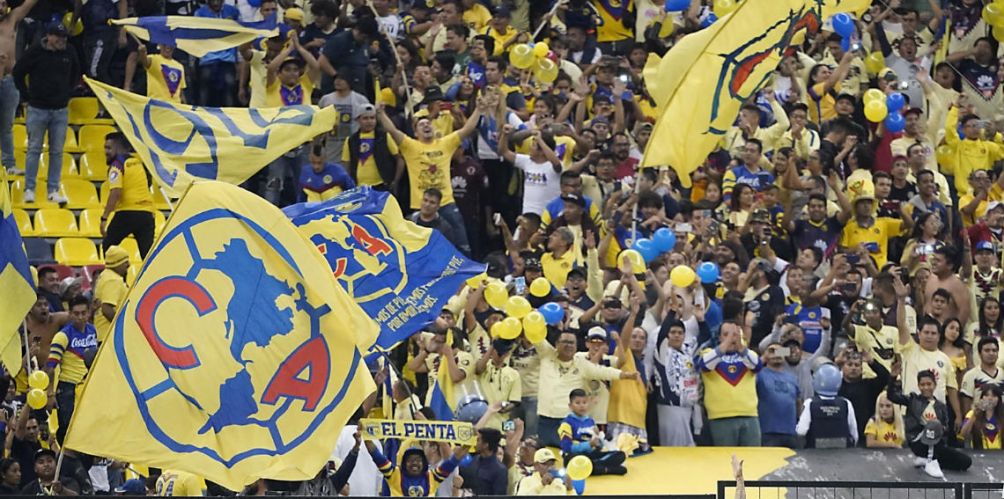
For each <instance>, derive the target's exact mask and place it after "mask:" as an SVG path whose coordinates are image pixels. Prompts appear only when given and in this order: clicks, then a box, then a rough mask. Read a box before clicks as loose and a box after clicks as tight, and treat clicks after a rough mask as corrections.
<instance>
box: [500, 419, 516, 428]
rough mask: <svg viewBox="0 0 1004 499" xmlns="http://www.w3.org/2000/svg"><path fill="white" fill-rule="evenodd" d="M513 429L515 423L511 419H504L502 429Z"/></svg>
mask: <svg viewBox="0 0 1004 499" xmlns="http://www.w3.org/2000/svg"><path fill="white" fill-rule="evenodd" d="M515 429H516V423H514V422H513V421H512V420H511V419H510V420H509V421H506V422H505V423H502V431H513V430H515Z"/></svg>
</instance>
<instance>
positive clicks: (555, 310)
mask: <svg viewBox="0 0 1004 499" xmlns="http://www.w3.org/2000/svg"><path fill="white" fill-rule="evenodd" d="M538 310H540V314H541V315H543V316H544V322H546V323H548V324H549V325H551V326H554V325H556V324H559V323H561V319H564V318H565V310H564V309H563V308H561V305H558V304H557V303H554V302H553V301H550V302H547V303H545V304H543V305H541V306H540V308H539V309H538Z"/></svg>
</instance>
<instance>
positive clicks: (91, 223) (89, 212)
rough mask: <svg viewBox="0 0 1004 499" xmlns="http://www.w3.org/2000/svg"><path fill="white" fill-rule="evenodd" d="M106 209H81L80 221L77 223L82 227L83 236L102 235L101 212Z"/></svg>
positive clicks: (98, 236)
mask: <svg viewBox="0 0 1004 499" xmlns="http://www.w3.org/2000/svg"><path fill="white" fill-rule="evenodd" d="M104 211H105V210H104V209H103V208H89V209H86V210H80V221H79V222H78V223H77V227H78V228H79V229H80V236H81V237H93V238H100V237H101V214H102V213H104ZM109 221H111V220H109Z"/></svg>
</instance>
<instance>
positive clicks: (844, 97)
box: [836, 92, 858, 104]
mask: <svg viewBox="0 0 1004 499" xmlns="http://www.w3.org/2000/svg"><path fill="white" fill-rule="evenodd" d="M836 100H838V101H841V100H846V101H851V104H857V102H858V98H857V97H855V96H854V94H852V93H850V92H840V94H839V95H837V98H836Z"/></svg>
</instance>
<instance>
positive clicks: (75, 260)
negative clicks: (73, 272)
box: [55, 237, 103, 267]
mask: <svg viewBox="0 0 1004 499" xmlns="http://www.w3.org/2000/svg"><path fill="white" fill-rule="evenodd" d="M55 258H56V262H57V263H59V264H61V265H69V266H70V267H83V266H85V265H100V264H102V263H103V262H102V260H101V257H100V256H98V248H97V247H96V246H94V243H93V242H91V240H90V239H85V238H81V237H64V238H62V239H59V240H57V241H56V248H55Z"/></svg>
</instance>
